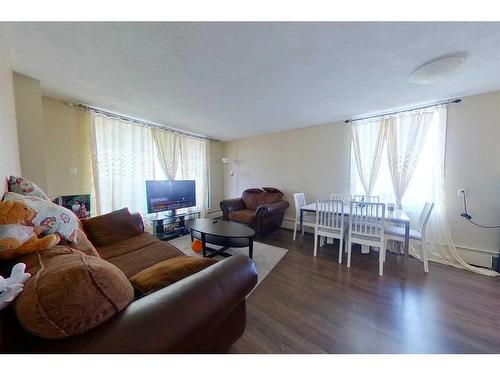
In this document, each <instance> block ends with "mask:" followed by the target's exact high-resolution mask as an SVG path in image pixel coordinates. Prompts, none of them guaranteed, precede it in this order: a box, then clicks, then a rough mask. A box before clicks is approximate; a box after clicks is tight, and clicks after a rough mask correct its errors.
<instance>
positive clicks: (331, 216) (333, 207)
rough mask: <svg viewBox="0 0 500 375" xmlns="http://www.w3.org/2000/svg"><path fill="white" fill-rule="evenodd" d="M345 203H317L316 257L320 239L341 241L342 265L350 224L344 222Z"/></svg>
mask: <svg viewBox="0 0 500 375" xmlns="http://www.w3.org/2000/svg"><path fill="white" fill-rule="evenodd" d="M344 218H345V216H344V201H343V200H341V199H338V200H327V199H318V200H317V201H316V223H315V226H314V256H317V255H318V237H319V236H323V237H328V238H336V239H338V240H339V263H342V248H343V244H344V236H345V234H346V233H347V225H348V223H347V222H345V220H344Z"/></svg>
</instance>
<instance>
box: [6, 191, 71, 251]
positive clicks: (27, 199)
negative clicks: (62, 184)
mask: <svg viewBox="0 0 500 375" xmlns="http://www.w3.org/2000/svg"><path fill="white" fill-rule="evenodd" d="M3 199H4V201H19V202H22V203H24V204H25V205H26V206H28V207H29V208H30V209H32V210H33V211H34V212H36V215H35V217H33V218H32V219H31V222H30V223H29V224H31V225H34V226H35V227H40V228H41V229H40V231H41V233H42V235H47V234H52V233H58V234H60V235H61V237H62V238H64V239H65V240H66V241H70V242H74V241H75V240H76V229H77V228H78V220H77V218H76V216H75V214H74V213H73V212H71V211H70V210H68V209H67V208H64V207H62V206H59V205H57V204H55V203H52V202H51V201H49V200H44V199H41V198H37V197H33V196H25V195H21V194H17V193H12V192H8V193H5V195H4V198H3ZM37 229H38V228H37Z"/></svg>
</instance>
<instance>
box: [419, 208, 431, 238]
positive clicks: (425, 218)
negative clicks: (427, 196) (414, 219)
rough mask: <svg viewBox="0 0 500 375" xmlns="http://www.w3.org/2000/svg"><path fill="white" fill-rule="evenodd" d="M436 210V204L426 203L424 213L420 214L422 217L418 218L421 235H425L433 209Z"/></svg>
mask: <svg viewBox="0 0 500 375" xmlns="http://www.w3.org/2000/svg"><path fill="white" fill-rule="evenodd" d="M433 208H434V202H425V204H424V207H423V208H422V212H420V217H419V218H418V229H419V230H420V233H422V234H424V233H425V228H426V227H427V222H428V221H429V218H430V217H431V213H432V209H433Z"/></svg>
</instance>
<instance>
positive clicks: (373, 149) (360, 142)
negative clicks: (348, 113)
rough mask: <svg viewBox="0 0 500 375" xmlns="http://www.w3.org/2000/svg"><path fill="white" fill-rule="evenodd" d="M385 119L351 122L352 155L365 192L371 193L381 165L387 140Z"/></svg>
mask: <svg viewBox="0 0 500 375" xmlns="http://www.w3.org/2000/svg"><path fill="white" fill-rule="evenodd" d="M385 131H386V127H385V124H384V119H381V118H378V119H372V120H367V121H356V122H353V123H352V124H351V145H352V151H353V153H352V155H353V159H354V162H355V163H356V167H357V168H356V171H357V174H358V178H359V181H360V183H361V186H362V187H363V190H364V191H363V193H364V194H366V195H371V194H372V191H373V188H374V185H375V181H376V180H377V175H378V171H379V167H380V161H381V158H382V150H383V148H384V142H385Z"/></svg>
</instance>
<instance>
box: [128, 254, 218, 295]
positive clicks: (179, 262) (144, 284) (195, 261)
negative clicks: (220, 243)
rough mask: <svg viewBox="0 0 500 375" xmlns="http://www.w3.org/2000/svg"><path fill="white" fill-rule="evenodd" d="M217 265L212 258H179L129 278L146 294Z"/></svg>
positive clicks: (166, 261) (161, 263)
mask: <svg viewBox="0 0 500 375" xmlns="http://www.w3.org/2000/svg"><path fill="white" fill-rule="evenodd" d="M215 263H217V261H216V260H215V259H212V258H195V257H187V256H180V257H175V258H172V259H167V260H164V261H163V262H160V263H157V264H155V265H153V266H151V267H149V268H146V269H145V270H144V271H141V272H139V273H138V274H135V275H134V276H132V277H131V278H130V282H131V283H132V285H133V286H134V287H135V288H137V289H138V290H139V291H140V292H142V293H144V294H147V293H152V292H154V291H156V290H158V289H161V288H164V287H166V286H168V285H171V284H173V283H175V282H177V281H179V280H182V279H184V278H185V277H188V276H190V275H192V274H194V273H196V272H199V271H201V270H202V269H204V268H207V267H209V266H211V265H212V264H215Z"/></svg>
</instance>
